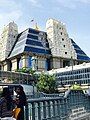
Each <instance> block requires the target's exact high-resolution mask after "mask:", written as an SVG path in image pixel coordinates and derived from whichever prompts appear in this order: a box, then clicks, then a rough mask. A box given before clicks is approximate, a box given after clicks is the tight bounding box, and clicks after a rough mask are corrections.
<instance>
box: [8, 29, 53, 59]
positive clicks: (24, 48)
mask: <svg viewBox="0 0 90 120" xmlns="http://www.w3.org/2000/svg"><path fill="white" fill-rule="evenodd" d="M23 52H31V53H38V54H47V55H50V54H51V53H50V49H49V43H48V41H47V35H46V33H45V32H42V31H38V30H35V29H32V28H29V29H26V30H25V31H23V32H22V33H20V34H19V37H18V39H17V40H16V43H15V45H14V46H13V49H12V52H11V54H10V56H9V58H11V57H14V56H16V55H19V54H21V53H23Z"/></svg>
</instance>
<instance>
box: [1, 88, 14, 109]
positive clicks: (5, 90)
mask: <svg viewBox="0 0 90 120" xmlns="http://www.w3.org/2000/svg"><path fill="white" fill-rule="evenodd" d="M1 97H4V98H5V99H6V104H7V110H10V109H11V107H12V98H11V94H10V91H9V88H8V87H5V88H3V92H2V95H1Z"/></svg>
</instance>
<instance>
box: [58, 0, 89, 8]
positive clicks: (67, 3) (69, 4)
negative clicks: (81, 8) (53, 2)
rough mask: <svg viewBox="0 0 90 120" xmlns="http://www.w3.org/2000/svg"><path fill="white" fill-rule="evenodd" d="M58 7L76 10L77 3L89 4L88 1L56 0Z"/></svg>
mask: <svg viewBox="0 0 90 120" xmlns="http://www.w3.org/2000/svg"><path fill="white" fill-rule="evenodd" d="M57 2H58V3H59V5H60V6H63V7H66V8H70V9H76V8H77V5H78V3H81V4H90V0H57Z"/></svg>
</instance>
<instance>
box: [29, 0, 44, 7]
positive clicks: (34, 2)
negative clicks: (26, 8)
mask: <svg viewBox="0 0 90 120" xmlns="http://www.w3.org/2000/svg"><path fill="white" fill-rule="evenodd" d="M28 1H29V2H30V3H31V4H32V6H34V7H38V8H42V5H41V3H40V1H39V0H28Z"/></svg>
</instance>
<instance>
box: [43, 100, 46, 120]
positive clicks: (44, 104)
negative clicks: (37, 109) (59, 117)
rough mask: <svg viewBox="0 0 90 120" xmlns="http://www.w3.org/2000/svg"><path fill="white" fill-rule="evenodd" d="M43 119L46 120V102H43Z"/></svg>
mask: <svg viewBox="0 0 90 120" xmlns="http://www.w3.org/2000/svg"><path fill="white" fill-rule="evenodd" d="M43 118H44V119H45V118H46V102H45V101H44V102H43ZM44 119H43V120H44Z"/></svg>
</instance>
